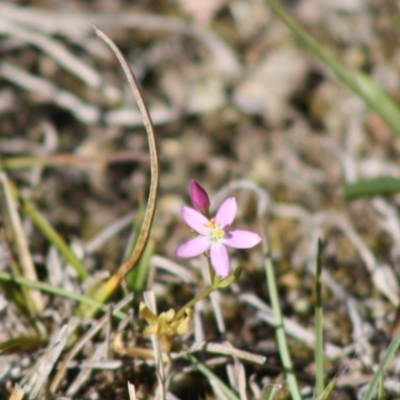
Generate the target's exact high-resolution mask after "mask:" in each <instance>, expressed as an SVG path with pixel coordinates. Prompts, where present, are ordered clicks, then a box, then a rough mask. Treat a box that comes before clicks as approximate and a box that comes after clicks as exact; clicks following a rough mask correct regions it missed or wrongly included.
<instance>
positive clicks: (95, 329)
mask: <svg viewBox="0 0 400 400" xmlns="http://www.w3.org/2000/svg"><path fill="white" fill-rule="evenodd" d="M132 299H133V295H130V296H128V297H126V298H125V299H123V300H122V301H121V302H119V303H118V304H117V305H116V306H115V307H114V310H113V314H115V313H117V312H118V311H119V310H121V309H122V308H124V307H125V306H126V305H127V304H129V303H130V302H131V301H132ZM108 320H109V316H108V314H107V315H104V316H103V317H102V318H101V319H100V320H99V321H98V323H97V324H96V325H94V326H93V327H92V328H91V329H90V330H89V331H88V332H87V333H86V334H85V335H84V336H83V337H82V338H81V339H80V340H79V341H78V343H76V344H75V346H74V347H73V348H72V350H71V351H70V352H69V353H68V354H67V356H66V357H65V359H64V361H63V363H62V366H61V368H60V369H59V370H58V372H57V374H56V376H55V377H54V379H53V382H52V383H51V385H50V393H55V392H56V391H57V389H58V386H59V385H60V383H61V380H62V378H63V377H64V375H65V372H66V370H67V367H68V364H69V362H70V361H71V360H72V359H73V358H74V357H75V355H76V354H78V353H79V351H80V350H81V349H82V348H83V346H84V345H85V344H86V343H87V342H88V341H89V340H90V339H91V338H92V337H93V336H94V335H95V334H96V333H97V332H98V331H99V330H100V329H101V328H102V327H103V326H104V325H105V324H106V323H107V321H108Z"/></svg>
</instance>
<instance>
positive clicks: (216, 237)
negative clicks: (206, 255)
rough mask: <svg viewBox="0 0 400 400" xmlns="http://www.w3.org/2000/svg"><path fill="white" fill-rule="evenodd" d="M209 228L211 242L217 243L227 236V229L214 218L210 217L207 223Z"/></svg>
mask: <svg viewBox="0 0 400 400" xmlns="http://www.w3.org/2000/svg"><path fill="white" fill-rule="evenodd" d="M206 228H208V229H209V236H208V238H209V239H210V241H211V242H214V243H217V242H219V241H221V239H223V238H224V237H225V231H224V229H222V228H221V224H220V223H219V222H217V221H216V220H215V219H214V218H211V219H210V223H209V224H207V225H206Z"/></svg>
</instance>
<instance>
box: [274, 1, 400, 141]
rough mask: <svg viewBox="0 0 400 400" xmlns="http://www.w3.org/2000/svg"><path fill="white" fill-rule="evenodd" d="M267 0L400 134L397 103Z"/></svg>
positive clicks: (286, 22)
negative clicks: (336, 58) (339, 60)
mask: <svg viewBox="0 0 400 400" xmlns="http://www.w3.org/2000/svg"><path fill="white" fill-rule="evenodd" d="M267 2H268V4H269V6H270V7H271V9H272V10H273V11H274V12H275V14H276V15H277V16H278V17H279V18H280V19H281V21H282V22H283V23H284V24H285V25H286V26H287V27H288V28H289V29H290V30H291V31H292V32H293V33H294V34H295V35H296V36H297V37H298V38H299V39H300V40H301V41H302V42H303V43H304V44H305V45H306V46H307V47H308V48H309V49H310V50H311V51H313V52H314V53H315V54H316V55H317V56H318V57H319V58H320V59H321V60H322V61H323V62H324V63H325V64H326V65H327V66H328V67H329V68H330V69H331V70H332V71H333V72H334V73H335V74H336V76H337V77H338V78H339V79H340V80H341V81H342V82H343V83H344V84H346V85H347V86H348V87H349V88H350V89H351V90H353V91H354V92H355V93H357V94H358V95H359V96H360V97H361V98H362V99H363V100H364V101H365V103H366V104H367V105H368V106H369V107H370V108H371V109H372V110H374V111H375V112H376V113H377V114H378V115H379V116H380V117H381V118H382V119H383V120H384V121H385V122H386V123H387V124H388V125H389V126H390V127H391V128H392V129H393V131H394V132H396V134H397V135H399V136H400V108H399V107H398V106H397V105H396V103H395V102H394V101H393V100H392V99H391V98H390V97H389V96H388V95H387V94H386V93H385V92H384V91H383V90H382V89H380V88H379V87H378V85H376V84H375V83H374V82H373V81H372V80H371V79H370V78H369V77H367V76H366V75H364V74H363V73H361V72H358V71H353V72H349V71H348V69H347V68H344V67H343V66H342V65H341V64H340V63H338V62H337V61H336V60H335V59H334V58H333V57H331V56H330V55H328V53H326V52H325V51H324V50H323V48H322V47H321V46H320V45H319V44H318V43H317V42H316V41H315V40H314V39H313V38H312V37H311V36H310V35H309V34H308V33H307V31H306V30H305V29H303V28H302V27H301V26H300V25H298V24H297V23H296V22H295V21H294V20H293V19H292V18H291V17H290V16H289V15H288V14H287V13H286V12H285V11H284V9H283V8H282V7H281V6H280V5H279V4H278V3H277V2H276V1H275V0H267Z"/></svg>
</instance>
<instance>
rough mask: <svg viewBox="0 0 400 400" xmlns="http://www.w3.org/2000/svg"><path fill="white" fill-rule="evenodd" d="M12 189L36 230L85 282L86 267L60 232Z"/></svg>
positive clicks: (15, 188)
mask: <svg viewBox="0 0 400 400" xmlns="http://www.w3.org/2000/svg"><path fill="white" fill-rule="evenodd" d="M10 188H11V192H12V194H13V196H14V197H15V198H16V199H17V200H18V201H19V204H20V206H21V209H22V211H23V212H24V213H25V214H26V215H28V217H29V218H30V219H31V220H32V222H33V223H34V224H35V226H36V228H37V229H38V230H39V231H40V232H41V233H42V234H43V236H44V237H45V238H46V239H47V240H48V241H49V242H50V243H52V244H53V245H54V246H55V247H56V248H57V250H58V251H59V252H60V254H61V255H62V256H64V258H65V259H66V260H67V261H68V262H69V263H70V264H71V265H72V267H73V268H74V269H75V271H76V273H77V274H78V277H79V278H80V279H81V280H83V279H85V278H87V276H88V275H89V274H88V272H87V271H86V268H85V266H84V265H83V264H82V263H81V262H80V260H79V258H78V257H77V256H76V255H75V253H74V252H73V251H72V250H71V249H70V248H69V246H68V245H67V244H66V243H65V241H64V239H63V238H62V237H61V236H60V235H59V234H58V232H57V231H56V230H55V229H54V228H53V227H52V226H51V225H50V223H49V221H47V219H46V218H45V217H44V215H43V214H41V213H40V212H39V211H38V210H37V209H36V207H35V206H34V204H33V203H31V202H30V201H29V200H27V199H25V198H23V197H22V196H21V194H20V192H19V190H18V189H17V187H16V186H15V185H11V182H10Z"/></svg>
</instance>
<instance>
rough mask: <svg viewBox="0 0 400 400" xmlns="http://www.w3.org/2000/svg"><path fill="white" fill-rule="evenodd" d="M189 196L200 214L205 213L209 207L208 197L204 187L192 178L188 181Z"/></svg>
mask: <svg viewBox="0 0 400 400" xmlns="http://www.w3.org/2000/svg"><path fill="white" fill-rule="evenodd" d="M190 197H191V199H192V203H193V205H194V207H195V208H197V209H198V210H199V211H200V212H201V213H202V214H207V213H208V209H209V208H210V199H209V197H208V194H207V192H206V191H205V190H204V188H203V187H202V186H201V185H200V184H199V183H198V182H197V181H195V180H194V179H193V180H192V181H191V182H190Z"/></svg>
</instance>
